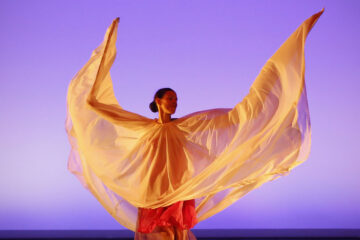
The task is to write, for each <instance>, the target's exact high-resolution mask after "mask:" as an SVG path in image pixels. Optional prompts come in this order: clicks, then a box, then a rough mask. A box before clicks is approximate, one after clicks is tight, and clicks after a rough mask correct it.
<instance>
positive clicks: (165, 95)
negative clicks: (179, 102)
mask: <svg viewBox="0 0 360 240" xmlns="http://www.w3.org/2000/svg"><path fill="white" fill-rule="evenodd" d="M164 97H177V96H176V93H175V92H173V91H167V92H166V93H165V94H164Z"/></svg>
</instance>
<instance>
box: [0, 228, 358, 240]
mask: <svg viewBox="0 0 360 240" xmlns="http://www.w3.org/2000/svg"><path fill="white" fill-rule="evenodd" d="M192 232H193V233H194V234H195V236H196V237H197V239H199V240H205V239H209V240H210V239H212V240H214V239H224V240H226V239H244V240H245V239H251V240H260V239H266V240H272V239H282V240H286V239H297V240H301V239H360V229H193V230H192ZM133 237H134V233H133V232H131V231H128V230H0V239H58V240H60V239H66V240H69V239H133Z"/></svg>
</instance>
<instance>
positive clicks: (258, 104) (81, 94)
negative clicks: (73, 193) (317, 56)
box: [66, 10, 323, 239]
mask: <svg viewBox="0 0 360 240" xmlns="http://www.w3.org/2000/svg"><path fill="white" fill-rule="evenodd" d="M322 13H323V10H322V11H320V12H319V13H316V14H314V15H313V16H311V17H310V18H309V19H307V20H306V21H304V22H303V23H302V24H301V25H300V26H299V28H298V29H297V30H296V31H295V32H294V33H293V34H292V35H291V36H290V37H289V38H288V39H287V40H286V41H285V42H284V43H283V45H282V46H281V47H280V48H279V49H278V50H277V51H276V52H275V54H274V55H273V56H272V57H271V58H270V59H269V60H268V61H267V62H266V64H265V65H264V67H263V68H262V70H261V72H260V73H259V75H258V77H257V78H256V79H255V81H254V83H253V84H252V86H251V87H250V91H249V93H248V95H247V96H246V97H245V98H244V99H243V100H242V101H241V102H239V103H238V104H237V105H236V106H235V107H234V108H232V109H212V110H206V111H201V112H196V113H193V114H189V115H187V116H184V117H181V118H178V119H175V120H172V121H169V120H171V114H172V111H173V110H174V111H175V109H176V107H175V103H171V104H170V105H166V104H165V103H162V102H163V101H164V100H163V97H158V98H156V97H155V102H156V103H157V107H158V109H162V110H161V111H163V112H165V114H160V112H159V114H160V115H159V119H155V120H154V119H149V118H146V117H143V116H140V115H138V114H135V113H132V112H129V111H126V110H124V109H123V108H122V107H121V106H120V105H119V104H118V102H117V100H116V98H115V95H114V92H113V87H112V81H111V77H110V68H111V65H112V63H113V61H114V59H115V55H116V48H115V42H116V36H117V27H118V23H119V19H116V20H114V21H113V23H112V24H111V26H110V27H109V28H108V31H107V32H106V34H105V38H104V41H103V43H102V44H101V45H100V46H99V47H98V48H97V49H96V50H95V51H94V52H93V54H92V56H91V58H90V60H89V61H88V62H87V63H86V65H85V66H84V67H83V68H82V69H81V70H80V71H79V72H78V73H77V74H76V75H75V77H74V78H73V79H72V81H71V83H70V85H69V89H68V95H67V120H66V130H67V133H68V136H69V141H70V143H71V147H72V148H71V153H70V156H69V161H68V168H69V170H70V171H71V172H72V173H74V174H75V175H76V176H77V177H78V179H79V180H80V182H81V183H82V184H83V186H84V187H86V188H87V189H89V191H91V192H92V194H93V195H94V196H95V197H96V198H97V199H98V200H99V201H100V203H101V204H102V205H103V206H104V207H105V208H106V209H107V211H108V212H109V213H110V214H111V215H112V216H113V217H114V218H115V219H116V220H117V221H118V222H119V223H120V224H121V225H123V226H125V227H126V228H128V229H130V230H132V231H134V232H137V229H139V227H140V228H141V226H143V224H145V225H146V222H144V221H142V220H144V219H147V217H144V216H145V215H144V213H146V212H147V211H148V213H155V212H156V210H159V211H162V212H166V210H168V209H171V208H172V207H173V206H176V204H179V205H181V204H182V207H181V210H182V211H175V212H176V213H180V212H181V213H182V214H183V215H182V216H179V215H176V216H177V218H176V217H175V215H174V216H173V215H171V216H173V217H174V218H176V219H177V220H178V221H177V222H178V223H179V222H181V219H184V213H185V212H186V211H187V210H189V211H190V212H191V211H193V210H194V212H195V213H196V216H195V217H194V218H192V220H191V221H190V222H191V224H189V225H188V226H187V227H188V228H191V227H193V223H194V222H200V221H203V220H205V219H206V218H208V217H210V216H212V215H214V214H216V213H218V212H220V211H221V210H223V209H224V208H226V207H228V206H229V205H231V204H232V203H233V202H235V201H237V200H238V199H240V198H241V197H242V196H244V195H245V194H246V193H248V192H249V191H251V190H253V189H255V188H257V187H259V186H261V185H262V184H263V183H265V182H268V181H272V180H274V179H276V178H278V177H279V176H284V175H287V174H289V172H290V171H291V170H292V169H293V168H294V167H296V166H298V165H299V164H300V163H302V162H304V161H305V160H306V159H307V157H308V155H309V152H310V142H311V129H310V115H309V110H308V103H307V96H306V87H305V81H304V73H305V68H304V67H305V60H304V45H305V39H306V37H307V35H308V33H309V31H310V30H311V28H312V27H313V25H314V24H315V22H316V21H317V19H318V18H319V17H320V15H321V14H322ZM168 92H169V91H166V93H168ZM170 94H172V95H176V93H175V92H174V91H170ZM166 102H167V100H166ZM164 104H165V105H166V106H169V109H168V108H167V107H164V106H165V105H164ZM174 108H175V109H174ZM166 111H168V112H166ZM191 201H192V202H193V205H192V204H189V205H187V206H189V208H186V209H187V210H185V211H184V207H183V206H184V205H185V203H191ZM191 206H193V207H191ZM178 209H180V208H178ZM189 216H193V215H192V214H191V213H190V214H189ZM159 218H160V219H159V221H157V220H156V221H155V222H157V223H159V222H161V220H162V219H161V217H159ZM169 219H170V218H169ZM157 223H156V224H155V228H154V229H153V231H154V230H155V229H157V230H159V228H161V226H159V225H157ZM178 223H172V224H174V225H175V226H176V224H178ZM150 225H151V224H150ZM160 225H161V224H160ZM165 225H166V224H165ZM148 226H149V225H148ZM178 226H181V225H178ZM178 226H177V228H176V229H175V228H174V226H170V227H168V228H167V229H163V230H164V231H165V232H169V231H168V230H169V229H172V230H171V232H172V233H169V234H168V235H164V234H162V233H161V234H158V235H156V236H155V238H165V239H166V238H168V237H169V236H172V237H174V238H175V237H179V236H180V235H177V233H176V232H178V230H179V229H180V228H179V227H178ZM151 228H152V227H151ZM157 230H155V232H154V233H156V232H157ZM185 230H186V228H185ZM164 231H163V232H164ZM160 232H161V231H160ZM139 234H141V233H140V232H138V234H137V235H138V237H139V238H141V236H140V235H139ZM149 234H151V233H149ZM171 234H172V235H171ZM185 235H186V234H183V235H182V236H185ZM164 236H166V237H164ZM182 236H181V237H182ZM186 237H189V235H187V236H185V239H186Z"/></svg>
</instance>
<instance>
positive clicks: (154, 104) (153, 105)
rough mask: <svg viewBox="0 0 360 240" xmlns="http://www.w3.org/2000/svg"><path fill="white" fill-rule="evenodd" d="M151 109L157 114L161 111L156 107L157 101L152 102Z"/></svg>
mask: <svg viewBox="0 0 360 240" xmlns="http://www.w3.org/2000/svg"><path fill="white" fill-rule="evenodd" d="M149 108H150V110H151V111H152V112H154V113H155V112H157V111H159V109H158V108H157V106H156V103H155V101H152V102H151V103H150V105H149Z"/></svg>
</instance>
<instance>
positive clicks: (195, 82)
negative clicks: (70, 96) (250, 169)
mask: <svg viewBox="0 0 360 240" xmlns="http://www.w3.org/2000/svg"><path fill="white" fill-rule="evenodd" d="M323 7H325V13H324V14H323V16H322V17H321V18H320V19H319V21H318V23H317V24H316V25H315V27H314V28H313V30H312V32H311V33H310V35H309V37H308V40H307V43H306V54H305V55H306V83H307V92H308V99H309V107H310V114H311V123H312V131H313V132H312V150H311V153H310V157H309V159H308V161H307V162H305V163H304V164H302V165H300V166H299V167H297V168H295V169H294V171H293V172H292V173H290V175H289V176H286V177H282V178H279V179H277V180H275V181H273V182H270V183H267V184H264V185H263V186H262V187H260V188H258V189H256V190H254V191H253V192H250V193H249V194H247V195H246V196H245V197H243V198H242V199H240V200H239V201H238V202H236V203H234V204H233V205H232V206H231V207H229V208H227V209H226V210H224V211H223V212H221V213H219V214H217V215H215V216H213V217H211V218H209V219H207V220H206V221H204V222H201V223H200V224H198V225H197V226H196V228H240V229H241V228H360V221H359V220H360V204H359V203H360V191H359V189H360V174H359V168H360V161H359V160H360V158H359V153H358V152H359V151H358V150H359V142H360V141H359V137H358V136H359V133H360V128H359V125H360V124H359V122H360V110H359V103H360V101H359V97H358V96H357V95H356V94H357V93H359V90H360V83H359V76H360V67H359V53H360V47H359V43H360V27H359V25H360V1H356V0H354V1H349V0H347V1H346V0H345V1H343V0H338V1H324V0H322V1H320V0H311V1H310V0H307V1H285V0H271V1H265V0H260V1H250V0H248V1H231V0H226V1H220V0H218V1H214V0H209V1H204V0H199V1H188V0H185V1H125V0H124V1H100V0H99V1H84V0H77V1H69V0H67V1H64V0H62V1H59V0H53V1H17V0H14V1H8V0H0V31H1V37H0V48H1V51H0V70H1V71H0V81H1V85H0V96H1V101H0V134H1V135H0V146H1V151H0V229H122V226H120V225H119V224H118V223H117V222H116V221H115V220H114V219H113V218H112V217H111V216H110V215H109V214H108V213H107V212H106V211H105V209H104V208H103V207H102V206H101V205H100V204H99V203H98V202H97V201H96V199H95V198H94V197H93V196H92V195H91V194H90V193H89V192H88V191H87V190H85V189H84V188H83V187H82V186H81V184H80V183H79V182H78V181H77V179H76V178H75V177H74V176H73V175H71V174H70V173H69V172H68V171H67V169H66V164H67V157H68V153H69V150H70V146H69V143H68V140H67V137H66V134H65V130H64V121H65V113H66V94H67V86H68V84H69V82H70V80H71V78H72V77H73V76H74V75H75V73H76V72H77V71H78V70H80V68H81V67H82V66H83V65H84V64H85V63H86V61H87V60H88V59H89V57H90V54H91V52H92V50H94V49H95V48H96V47H97V46H98V45H99V44H100V43H101V41H102V40H103V36H104V34H105V30H106V28H107V27H108V26H109V25H110V23H111V21H112V20H113V19H114V18H116V17H118V16H119V17H120V18H121V20H120V25H119V32H118V42H117V46H118V55H117V59H116V61H115V63H114V65H113V68H112V78H113V81H114V88H115V93H116V96H117V98H118V100H119V102H120V104H121V105H122V106H123V107H124V108H125V109H129V110H131V111H133V112H136V113H139V114H142V115H145V116H147V117H151V118H153V117H155V115H154V114H152V113H151V112H150V111H149V110H148V104H149V102H150V101H151V100H152V97H153V94H154V92H155V91H156V90H157V89H158V88H160V87H166V86H170V87H172V88H174V89H175V90H176V91H177V93H178V96H179V107H178V111H177V113H176V116H175V117H180V116H183V115H185V114H187V113H191V112H194V111H198V110H204V109H208V108H216V107H232V106H234V105H235V104H236V103H238V102H239V101H241V100H242V98H243V97H244V96H245V95H246V94H247V92H248V90H249V87H250V85H251V84H252V82H253V80H254V79H255V77H256V76H257V74H258V73H259V71H260V69H261V67H262V66H263V64H265V62H266V60H267V59H268V58H269V57H270V56H271V55H272V54H273V53H274V52H275V51H276V49H277V48H278V47H279V46H280V45H281V44H282V43H283V42H284V41H285V39H286V38H287V37H288V36H289V35H290V34H291V33H292V32H293V31H294V30H295V29H296V28H297V27H298V26H299V25H300V24H301V22H302V21H303V20H305V19H306V18H308V17H310V16H311V15H312V14H314V13H315V12H317V11H319V10H320V9H321V8H323Z"/></svg>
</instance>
